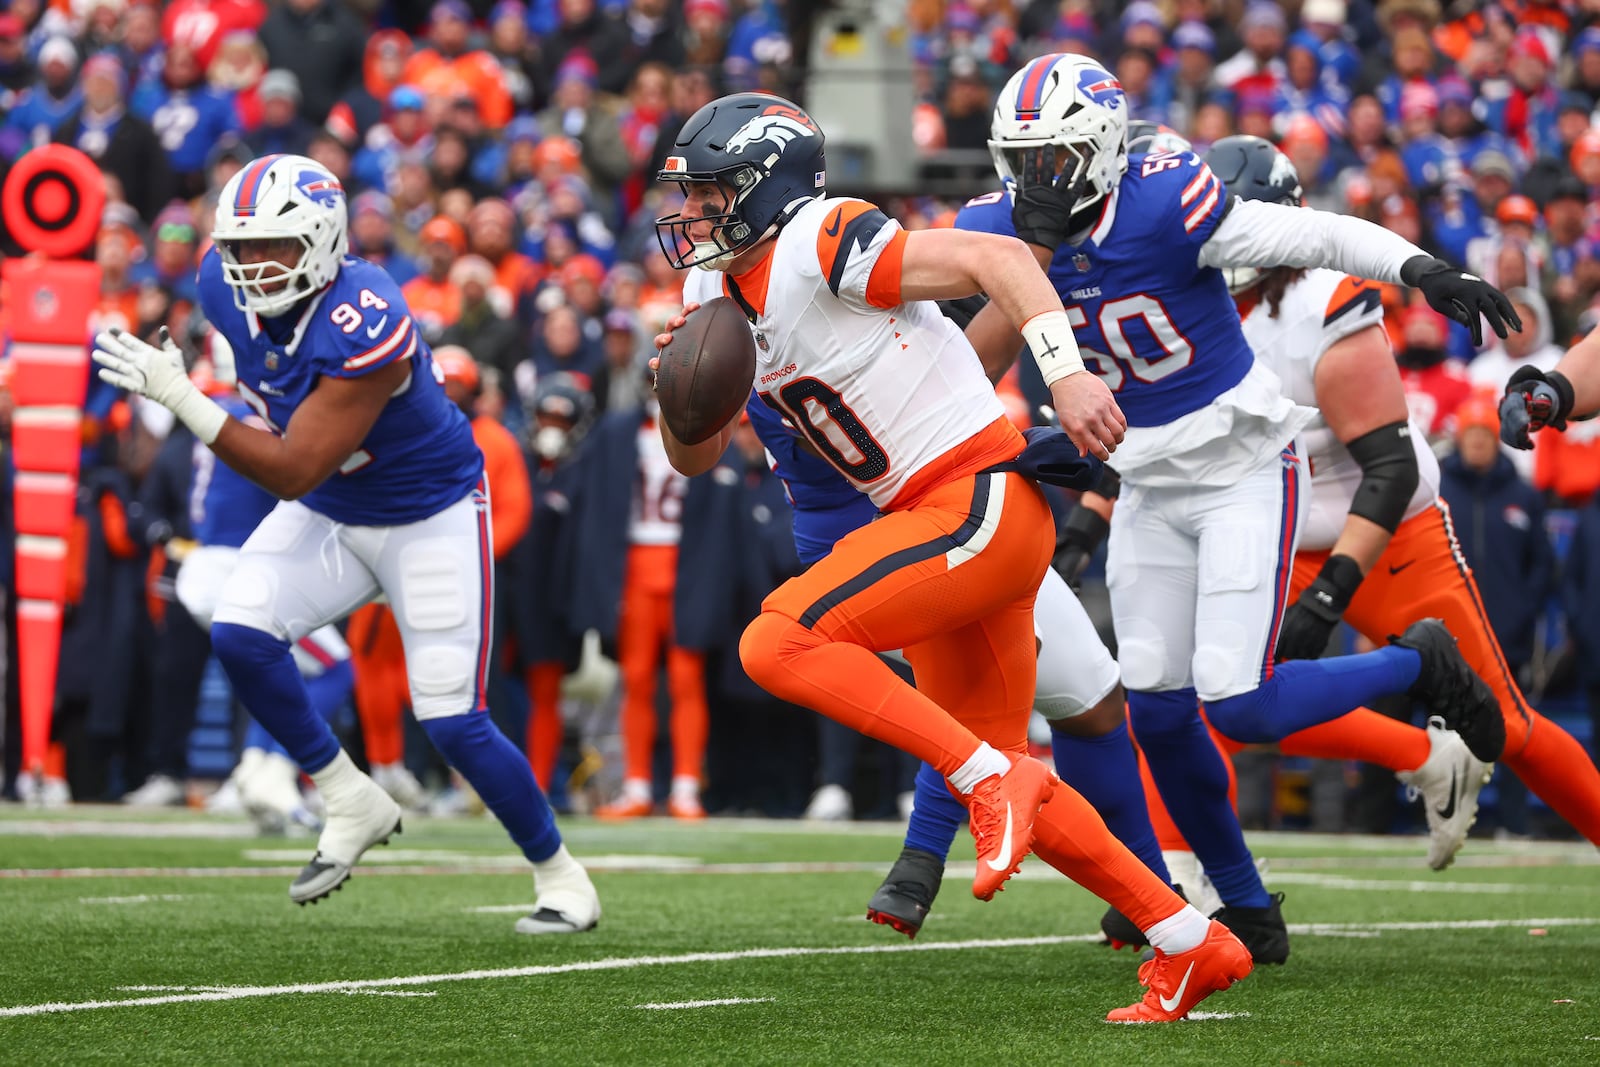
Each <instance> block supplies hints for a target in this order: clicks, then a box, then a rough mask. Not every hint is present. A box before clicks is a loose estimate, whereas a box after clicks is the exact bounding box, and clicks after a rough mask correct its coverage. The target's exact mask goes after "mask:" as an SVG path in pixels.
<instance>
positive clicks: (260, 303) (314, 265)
mask: <svg viewBox="0 0 1600 1067" xmlns="http://www.w3.org/2000/svg"><path fill="white" fill-rule="evenodd" d="M211 239H212V240H213V241H215V242H216V245H217V251H218V252H219V253H220V254H221V256H222V276H223V278H224V279H225V280H226V281H227V283H228V285H229V287H230V288H231V289H232V290H233V303H234V306H235V307H237V308H238V309H239V310H241V311H253V312H255V313H256V314H257V315H266V316H269V317H270V316H273V315H281V314H283V313H284V312H285V311H288V310H289V309H290V308H292V307H293V306H294V305H295V304H297V303H299V302H300V301H301V300H304V299H305V298H306V297H308V296H310V295H311V294H312V293H315V292H318V291H319V290H321V289H322V288H324V287H325V286H327V285H328V284H329V283H331V282H332V281H333V279H334V278H335V277H336V276H337V275H338V273H339V261H340V260H342V259H343V258H344V257H345V256H346V255H347V254H349V250H350V237H349V211H348V208H347V207H346V205H345V196H344V186H342V185H340V184H339V179H338V178H335V177H334V176H333V174H332V172H330V171H329V170H328V169H327V168H326V167H324V166H323V165H322V164H320V163H318V162H316V161H315V160H312V159H307V158H306V157H305V156H287V155H276V156H262V157H261V158H260V159H256V160H252V161H251V162H249V163H247V164H245V166H244V169H243V170H241V171H239V173H237V174H235V175H234V176H233V177H232V178H230V179H228V184H227V185H224V186H223V187H222V193H221V196H220V197H219V199H218V203H217V218H216V223H215V225H214V227H213V229H212V231H211ZM246 241H289V242H298V243H299V245H300V257H299V259H298V260H296V261H295V262H294V264H293V265H292V266H291V265H286V264H284V263H282V262H279V261H278V260H277V259H276V258H274V259H268V260H264V261H262V262H259V263H257V262H242V261H241V259H240V256H239V253H240V251H241V249H242V246H243V243H244V242H246Z"/></svg>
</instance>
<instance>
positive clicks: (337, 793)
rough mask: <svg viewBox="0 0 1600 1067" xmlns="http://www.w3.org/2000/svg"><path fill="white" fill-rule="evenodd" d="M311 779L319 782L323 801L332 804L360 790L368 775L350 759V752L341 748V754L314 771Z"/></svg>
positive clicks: (318, 787) (318, 785) (318, 788)
mask: <svg viewBox="0 0 1600 1067" xmlns="http://www.w3.org/2000/svg"><path fill="white" fill-rule="evenodd" d="M311 780H312V781H313V782H315V783H317V790H318V791H319V792H320V793H321V794H322V800H323V803H324V804H328V805H332V804H335V803H337V802H338V801H340V800H342V799H344V798H345V797H348V796H350V795H351V794H353V793H357V792H359V791H360V789H361V784H362V782H363V781H366V780H367V776H366V775H364V774H362V773H361V772H360V771H359V770H358V769H356V765H355V764H354V763H352V762H351V761H350V755H349V753H347V752H345V750H344V749H342V748H341V749H340V750H339V754H338V755H337V756H335V757H333V759H332V761H331V762H329V764H328V765H327V766H326V767H324V768H322V770H320V771H316V772H313V773H312V775H311Z"/></svg>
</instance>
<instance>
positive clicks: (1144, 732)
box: [1128, 689, 1204, 744]
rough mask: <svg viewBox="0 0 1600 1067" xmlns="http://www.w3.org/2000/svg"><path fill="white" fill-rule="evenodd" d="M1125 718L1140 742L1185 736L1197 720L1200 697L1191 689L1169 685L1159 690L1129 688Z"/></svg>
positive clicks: (1198, 724)
mask: <svg viewBox="0 0 1600 1067" xmlns="http://www.w3.org/2000/svg"><path fill="white" fill-rule="evenodd" d="M1128 718H1129V721H1130V722H1131V723H1132V724H1133V732H1134V735H1135V736H1136V737H1137V738H1138V739H1139V743H1140V744H1149V743H1156V742H1159V741H1160V740H1162V739H1163V738H1170V737H1174V736H1187V735H1189V734H1191V733H1192V732H1193V731H1194V730H1195V728H1196V727H1200V729H1201V731H1202V732H1204V727H1203V726H1202V724H1201V722H1200V698H1199V696H1198V695H1197V694H1196V693H1195V691H1194V690H1193V689H1168V690H1164V691H1162V692H1159V693H1141V692H1136V691H1134V690H1131V689H1130V690H1129V692H1128Z"/></svg>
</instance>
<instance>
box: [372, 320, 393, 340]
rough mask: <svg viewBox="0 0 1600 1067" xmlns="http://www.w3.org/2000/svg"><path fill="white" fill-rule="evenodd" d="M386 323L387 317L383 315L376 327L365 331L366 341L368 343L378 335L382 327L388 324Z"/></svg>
mask: <svg viewBox="0 0 1600 1067" xmlns="http://www.w3.org/2000/svg"><path fill="white" fill-rule="evenodd" d="M388 322H389V316H387V315H385V316H384V317H383V318H381V319H379V320H378V325H376V326H372V327H369V328H368V329H367V340H369V341H370V340H372V339H373V338H375V337H377V336H378V333H379V332H380V331H381V330H382V329H383V328H384V326H386V325H387V324H388Z"/></svg>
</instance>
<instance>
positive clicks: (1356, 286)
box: [1322, 275, 1383, 324]
mask: <svg viewBox="0 0 1600 1067" xmlns="http://www.w3.org/2000/svg"><path fill="white" fill-rule="evenodd" d="M1382 302H1383V294H1382V292H1381V291H1380V290H1379V288H1378V286H1377V285H1376V284H1374V283H1373V282H1369V281H1367V280H1366V279H1365V278H1353V277H1351V276H1349V275H1345V276H1344V277H1343V278H1340V279H1339V284H1338V285H1336V286H1334V289H1333V295H1332V296H1330V297H1328V306H1327V309H1326V310H1325V311H1324V313H1323V316H1322V321H1323V323H1324V324H1327V323H1331V322H1333V321H1334V320H1335V319H1337V318H1339V316H1341V315H1344V314H1346V313H1347V312H1350V311H1354V310H1356V309H1357V308H1363V309H1366V310H1371V309H1373V308H1376V307H1377V306H1378V305H1379V304H1381V303H1382Z"/></svg>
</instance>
